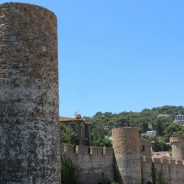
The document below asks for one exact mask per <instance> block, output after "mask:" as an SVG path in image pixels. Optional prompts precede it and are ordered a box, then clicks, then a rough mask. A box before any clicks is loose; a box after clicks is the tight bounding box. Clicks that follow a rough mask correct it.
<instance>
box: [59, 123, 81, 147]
mask: <svg viewBox="0 0 184 184" xmlns="http://www.w3.org/2000/svg"><path fill="white" fill-rule="evenodd" d="M59 126H60V127H59V128H60V139H61V142H63V143H68V144H75V143H76V142H77V140H78V139H79V138H78V135H77V134H76V133H75V132H74V131H73V129H72V128H70V127H69V126H66V125H64V124H61V123H60V125H59Z"/></svg>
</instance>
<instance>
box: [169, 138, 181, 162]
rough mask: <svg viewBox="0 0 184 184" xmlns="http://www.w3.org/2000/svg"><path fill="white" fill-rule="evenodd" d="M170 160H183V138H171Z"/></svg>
mask: <svg viewBox="0 0 184 184" xmlns="http://www.w3.org/2000/svg"><path fill="white" fill-rule="evenodd" d="M170 142H171V145H172V158H173V159H175V160H184V137H171V139H170Z"/></svg>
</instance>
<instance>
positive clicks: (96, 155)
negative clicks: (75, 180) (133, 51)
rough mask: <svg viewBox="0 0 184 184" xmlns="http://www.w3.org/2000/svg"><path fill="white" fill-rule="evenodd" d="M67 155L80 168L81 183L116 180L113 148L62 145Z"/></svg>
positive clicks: (89, 183) (63, 151) (93, 183)
mask: <svg viewBox="0 0 184 184" xmlns="http://www.w3.org/2000/svg"><path fill="white" fill-rule="evenodd" d="M62 154H65V155H67V156H68V157H69V158H70V159H71V160H72V161H73V162H74V163H75V164H76V165H77V167H78V169H79V173H80V174H79V179H80V183H81V184H98V183H107V182H109V181H113V180H114V162H113V151H112V148H106V147H104V148H102V147H88V146H72V145H68V144H63V145H62Z"/></svg>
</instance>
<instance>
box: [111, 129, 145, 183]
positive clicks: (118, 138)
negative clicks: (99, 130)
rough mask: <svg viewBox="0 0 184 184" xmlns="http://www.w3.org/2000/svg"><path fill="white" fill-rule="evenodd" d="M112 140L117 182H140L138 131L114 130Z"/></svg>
mask: <svg viewBox="0 0 184 184" xmlns="http://www.w3.org/2000/svg"><path fill="white" fill-rule="evenodd" d="M112 139H113V142H112V144H113V150H114V156H115V169H116V174H117V176H116V177H117V180H118V181H119V182H120V183H121V184H138V183H139V182H140V181H141V179H140V176H141V166H140V154H139V132H138V129H137V128H115V129H113V130H112Z"/></svg>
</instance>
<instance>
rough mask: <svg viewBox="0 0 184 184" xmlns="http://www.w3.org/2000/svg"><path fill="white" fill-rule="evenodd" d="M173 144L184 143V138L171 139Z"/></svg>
mask: <svg viewBox="0 0 184 184" xmlns="http://www.w3.org/2000/svg"><path fill="white" fill-rule="evenodd" d="M170 142H171V143H182V142H183V143H184V137H171V138H170Z"/></svg>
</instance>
